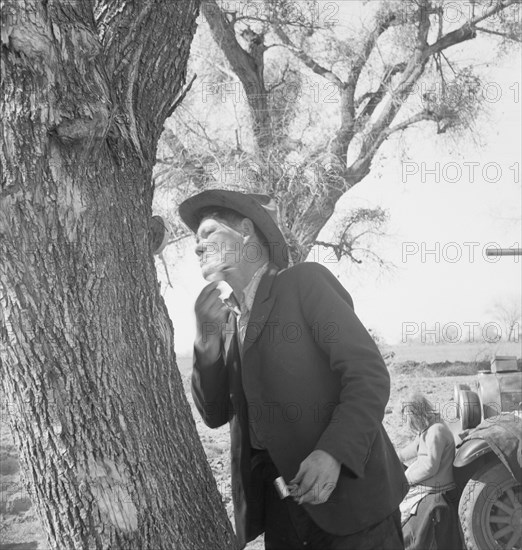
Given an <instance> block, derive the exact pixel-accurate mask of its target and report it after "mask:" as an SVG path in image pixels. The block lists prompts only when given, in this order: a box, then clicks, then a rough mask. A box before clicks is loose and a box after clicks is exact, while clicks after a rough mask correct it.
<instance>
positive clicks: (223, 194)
mask: <svg viewBox="0 0 522 550" xmlns="http://www.w3.org/2000/svg"><path fill="white" fill-rule="evenodd" d="M213 206H214V207H220V208H229V209H230V210H235V211H236V212H238V213H239V214H241V215H242V216H244V217H245V218H249V219H250V220H252V222H253V223H254V225H255V226H256V227H257V229H258V230H259V231H260V232H261V233H262V234H263V236H264V238H265V240H266V244H267V245H268V252H269V256H270V260H271V261H272V262H274V263H275V264H276V265H277V266H278V267H280V268H285V267H288V246H287V244H286V242H285V238H284V236H283V233H282V232H281V230H280V229H279V224H278V215H277V205H276V203H275V201H274V199H272V198H271V197H269V196H268V195H261V194H258V193H241V192H239V191H230V190H229V189H208V190H207V191H202V192H201V193H198V194H197V195H194V196H193V197H190V198H189V199H186V200H185V201H183V202H182V203H181V204H180V205H179V215H180V216H181V219H182V220H183V221H184V222H185V223H186V224H187V225H188V227H189V228H190V229H191V230H192V231H193V232H194V233H196V232H197V230H198V227H199V223H200V221H201V219H200V216H199V212H200V211H201V210H202V209H203V208H208V207H213Z"/></svg>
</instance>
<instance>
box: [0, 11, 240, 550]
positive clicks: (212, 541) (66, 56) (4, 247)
mask: <svg viewBox="0 0 522 550" xmlns="http://www.w3.org/2000/svg"><path fill="white" fill-rule="evenodd" d="M4 8H5V10H4ZM2 10H4V12H3V14H2V15H3V19H6V21H7V25H6V26H4V25H3V30H2V80H3V97H4V104H3V105H4V109H3V111H4V112H3V113H2V119H3V121H4V135H3V143H2V168H3V176H2V187H1V189H0V258H1V263H0V360H1V367H2V383H3V389H4V392H5V395H6V397H7V399H8V401H9V410H10V412H11V415H10V419H11V423H12V428H13V431H14V434H15V437H16V439H17V442H18V445H19V447H20V451H21V460H22V464H23V466H24V468H25V472H26V475H27V477H28V478H29V480H30V482H31V484H32V485H33V490H34V494H35V496H36V500H37V503H38V506H39V510H40V512H41V517H42V520H43V523H44V527H45V529H46V531H47V533H48V538H49V542H50V544H51V546H52V547H53V548H64V549H72V548H74V549H82V548H84V549H93V548H100V549H101V548H129V549H132V550H136V549H138V548H139V549H145V548H151V549H154V550H156V549H159V548H166V549H169V550H170V549H173V548H176V549H194V550H201V549H202V548H215V549H218V548H219V549H224V548H226V549H229V548H234V547H235V538H234V535H233V532H232V529H231V526H230V523H229V521H228V519H227V517H226V513H225V510H224V507H223V505H222V503H221V501H220V497H219V493H218V491H217V487H216V484H215V481H214V479H213V477H212V473H211V470H210V468H209V466H208V463H207V461H206V458H205V454H204V451H203V448H202V446H201V443H200V441H199V438H198V435H197V432H196V429H195V424H194V421H193V419H192V416H191V413H190V409H189V406H188V404H187V401H186V399H185V395H184V392H183V387H182V383H181V379H180V375H179V372H178V370H177V367H176V360H175V354H174V346H173V328H172V324H171V322H170V320H169V317H168V315H167V311H166V308H165V305H164V302H163V300H162V298H161V296H160V294H159V289H158V283H157V279H156V272H155V268H154V263H153V258H152V253H151V249H150V245H149V240H148V224H149V220H150V217H151V202H152V188H151V184H150V181H151V174H152V164H153V162H154V158H155V149H156V144H157V140H158V137H159V134H160V132H161V129H162V125H163V121H164V120H165V117H166V116H167V115H168V114H169V112H170V111H171V110H172V108H173V104H174V101H175V99H176V95H177V94H178V93H179V92H180V90H181V86H182V84H183V82H184V79H185V68H186V61H187V57H188V52H189V46H190V42H191V39H192V36H193V32H194V29H195V18H196V15H197V11H198V2H197V0H191V1H190V2H189V1H187V2H172V1H170V0H166V1H159V2H158V1H157V0H156V1H154V2H150V1H143V2H141V3H140V2H127V0H119V1H118V0H115V1H113V2H109V3H107V5H105V4H103V3H102V2H99V3H98V4H97V6H96V15H97V17H96V22H95V18H94V16H93V7H92V6H91V5H90V4H89V2H87V1H86V2H70V1H69V0H63V2H59V1H58V0H55V1H54V2H53V1H52V0H50V1H49V2H48V3H40V2H36V1H34V2H29V1H26V2H25V3H24V2H21V1H20V0H13V2H11V3H8V4H7V5H6V6H3V8H2ZM4 15H5V16H6V17H5V18H4ZM173 207H174V205H173Z"/></svg>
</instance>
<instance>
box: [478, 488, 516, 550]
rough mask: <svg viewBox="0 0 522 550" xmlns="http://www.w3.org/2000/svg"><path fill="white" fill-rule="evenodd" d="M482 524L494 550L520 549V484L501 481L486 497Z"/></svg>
mask: <svg viewBox="0 0 522 550" xmlns="http://www.w3.org/2000/svg"><path fill="white" fill-rule="evenodd" d="M487 501H488V502H487V505H486V506H485V507H484V508H483V518H482V519H483V521H482V525H483V527H484V530H485V535H486V540H487V542H488V543H489V544H491V548H492V549H495V550H497V549H498V550H522V486H521V485H516V484H515V482H514V480H508V481H506V482H504V483H502V484H501V485H500V486H499V487H498V489H497V490H492V494H491V495H490V497H489V498H488V499H487Z"/></svg>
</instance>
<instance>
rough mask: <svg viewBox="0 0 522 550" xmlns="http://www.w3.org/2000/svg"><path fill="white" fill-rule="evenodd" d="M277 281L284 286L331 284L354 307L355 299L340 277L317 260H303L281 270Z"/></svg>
mask: <svg viewBox="0 0 522 550" xmlns="http://www.w3.org/2000/svg"><path fill="white" fill-rule="evenodd" d="M277 282H278V283H280V284H281V285H282V286H285V285H286V284H289V285H294V286H295V285H296V284H297V285H299V283H300V282H303V283H304V284H305V285H306V284H309V283H310V282H312V283H313V284H329V285H330V286H331V287H332V288H333V289H334V290H335V291H336V292H338V293H339V294H340V295H341V296H344V297H345V298H346V299H347V301H348V302H349V304H350V305H351V307H352V309H353V300H352V297H351V296H350V293H349V292H348V291H347V290H346V289H345V288H344V286H343V285H342V284H341V282H340V281H339V279H337V277H336V276H335V275H334V274H333V273H332V272H331V271H330V270H329V269H327V268H326V267H324V265H322V264H320V263H317V262H303V263H300V264H296V265H293V266H292V267H288V268H286V269H283V270H281V271H280V272H279V273H278V274H277Z"/></svg>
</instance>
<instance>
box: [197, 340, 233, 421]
mask: <svg viewBox="0 0 522 550" xmlns="http://www.w3.org/2000/svg"><path fill="white" fill-rule="evenodd" d="M191 389H192V397H193V398H194V402H195V403H196V407H197V409H198V411H199V414H200V415H201V418H202V419H203V422H205V424H206V425H207V426H208V427H209V428H219V427H220V426H223V424H226V423H227V422H228V420H229V408H230V392H229V386H228V371H227V366H226V364H225V361H224V359H223V353H221V354H220V356H219V359H218V360H217V361H216V362H215V363H214V364H213V365H210V366H205V367H202V366H201V362H200V361H199V360H198V354H197V352H196V350H195V349H194V367H193V370H192V386H191Z"/></svg>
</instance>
